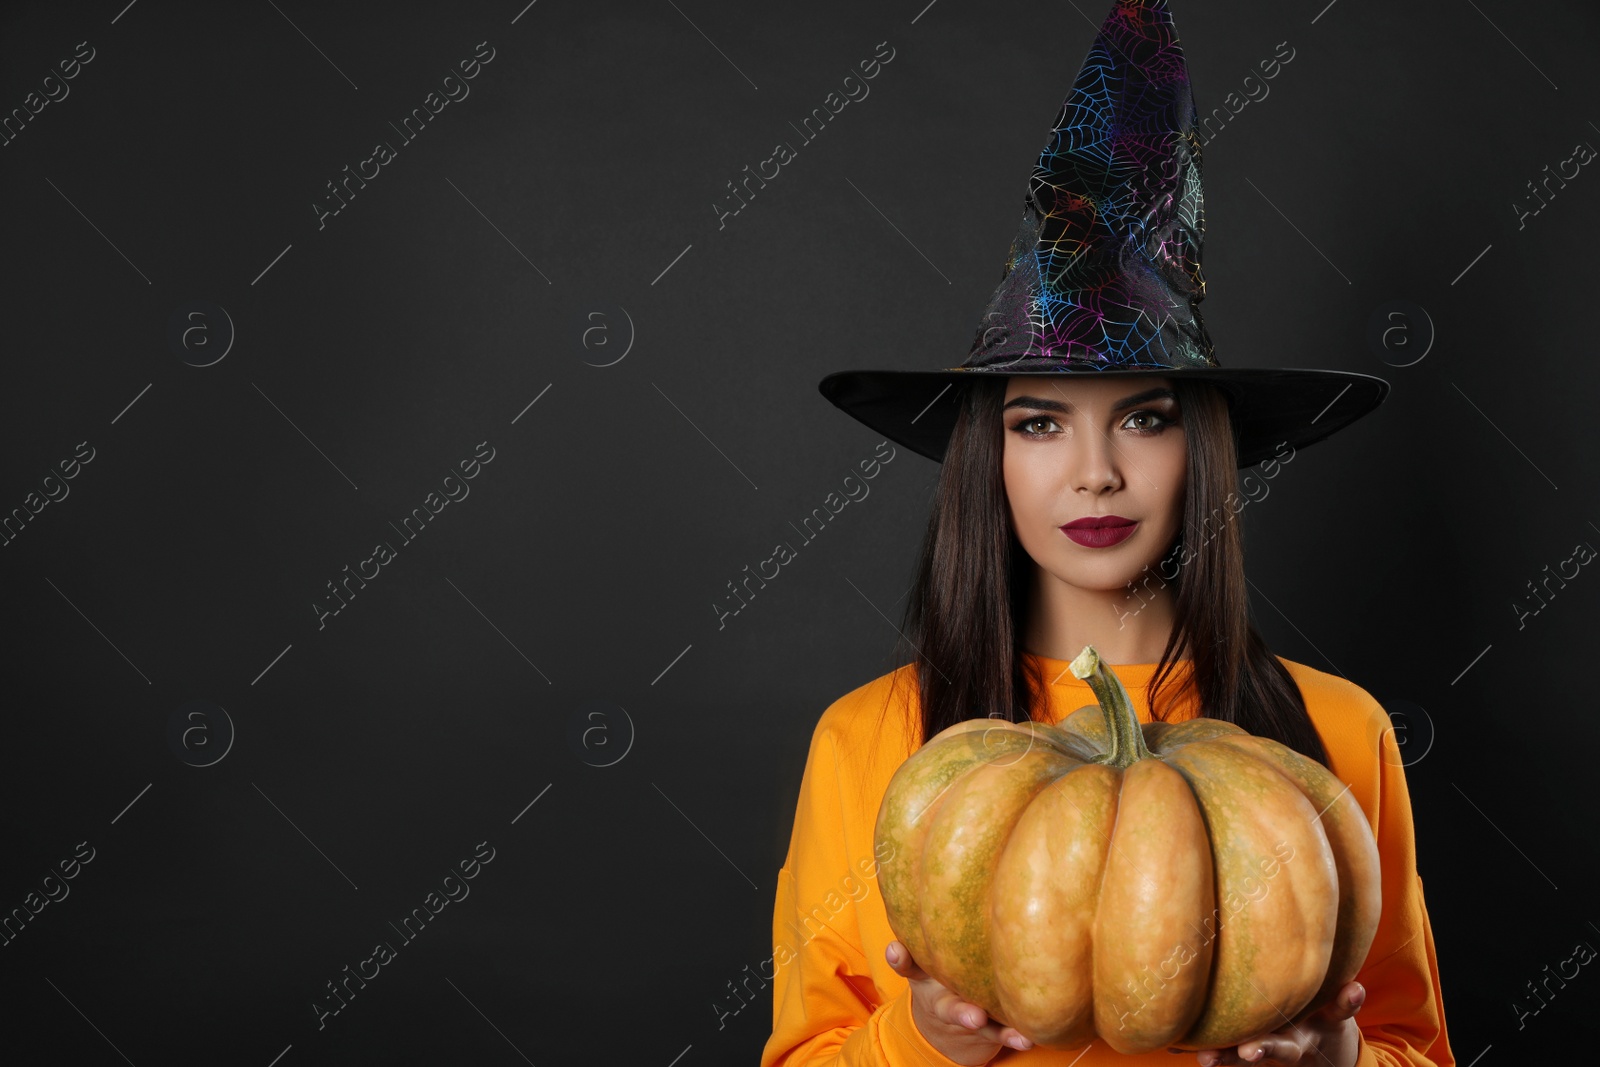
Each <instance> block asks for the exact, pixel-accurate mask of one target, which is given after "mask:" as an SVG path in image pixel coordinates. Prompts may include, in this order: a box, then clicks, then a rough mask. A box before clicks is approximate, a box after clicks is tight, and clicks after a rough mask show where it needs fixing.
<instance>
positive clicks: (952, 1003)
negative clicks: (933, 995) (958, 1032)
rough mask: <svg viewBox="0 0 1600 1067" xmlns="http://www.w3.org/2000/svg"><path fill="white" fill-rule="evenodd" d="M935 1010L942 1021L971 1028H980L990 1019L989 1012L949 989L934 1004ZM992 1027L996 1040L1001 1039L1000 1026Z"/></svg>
mask: <svg viewBox="0 0 1600 1067" xmlns="http://www.w3.org/2000/svg"><path fill="white" fill-rule="evenodd" d="M933 1011H934V1014H935V1015H937V1016H938V1017H939V1018H940V1019H941V1020H942V1021H944V1022H947V1023H950V1024H951V1025H952V1026H965V1027H966V1028H967V1029H969V1030H978V1029H980V1028H982V1027H983V1025H984V1024H985V1023H987V1022H988V1021H989V1013H988V1012H986V1011H984V1010H983V1009H982V1008H980V1007H978V1006H977V1005H976V1004H973V1003H970V1002H968V1001H965V1000H962V999H961V998H960V997H959V996H957V995H956V994H954V993H951V992H949V991H948V990H946V992H945V995H944V996H942V997H940V998H939V999H938V1001H937V1002H936V1003H935V1004H934V1006H933ZM992 1029H993V1030H994V1031H995V1038H994V1040H996V1041H998V1040H1000V1038H999V1032H1000V1028H999V1027H998V1026H996V1027H992Z"/></svg>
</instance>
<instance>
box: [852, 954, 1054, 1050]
mask: <svg viewBox="0 0 1600 1067" xmlns="http://www.w3.org/2000/svg"><path fill="white" fill-rule="evenodd" d="M883 955H884V958H885V959H887V960H888V961H889V966H890V967H891V968H893V970H894V973H895V974H898V975H899V976H900V977H902V978H904V979H906V980H907V981H911V982H927V983H929V984H930V985H932V986H934V987H936V989H937V990H938V991H939V994H940V995H939V996H938V997H937V999H936V1000H935V1001H934V1004H933V1016H934V1018H936V1019H938V1020H939V1021H940V1022H942V1023H945V1024H947V1025H949V1026H959V1027H962V1028H963V1029H966V1030H970V1031H972V1035H973V1036H974V1037H977V1038H982V1039H984V1040H986V1041H993V1042H995V1043H997V1044H1002V1045H1005V1046H1006V1047H1008V1048H1014V1049H1030V1048H1032V1047H1033V1042H1032V1041H1030V1040H1029V1039H1028V1038H1026V1037H1024V1036H1023V1035H1022V1034H1020V1033H1018V1032H1017V1031H1016V1030H1014V1029H1012V1028H1011V1027H1009V1026H1001V1025H1000V1024H999V1023H996V1022H991V1021H990V1020H989V1013H988V1012H986V1011H984V1010H983V1009H982V1008H981V1007H979V1006H978V1005H976V1004H973V1003H971V1002H970V1001H966V1000H963V999H961V997H960V996H959V995H957V994H956V993H953V992H951V991H950V990H949V989H948V988H946V987H945V986H943V985H940V984H939V983H938V982H937V981H935V980H934V979H933V978H932V977H931V976H930V975H929V974H928V973H927V972H926V971H924V970H923V969H922V968H921V967H920V966H918V965H917V962H916V961H915V960H913V959H912V958H911V953H910V952H908V951H906V947H905V945H903V944H901V943H900V942H899V941H891V942H889V944H888V947H887V948H885V949H884V952H883Z"/></svg>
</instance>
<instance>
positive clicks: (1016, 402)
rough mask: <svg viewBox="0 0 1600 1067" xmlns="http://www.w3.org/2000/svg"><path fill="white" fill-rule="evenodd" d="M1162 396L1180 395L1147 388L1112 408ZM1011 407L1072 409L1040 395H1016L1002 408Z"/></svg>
mask: <svg viewBox="0 0 1600 1067" xmlns="http://www.w3.org/2000/svg"><path fill="white" fill-rule="evenodd" d="M1162 398H1166V399H1169V400H1172V401H1176V400H1177V399H1178V395H1177V394H1176V393H1174V392H1173V391H1172V390H1171V389H1165V388H1160V387H1158V388H1155V389H1146V390H1145V391H1144V392H1142V393H1135V394H1133V395H1132V396H1125V397H1123V398H1122V399H1121V400H1119V401H1117V402H1116V403H1115V404H1112V405H1111V410H1112V411H1121V410H1122V409H1123V408H1131V407H1133V406H1134V405H1135V404H1143V403H1145V402H1146V401H1148V400H1158V399H1162ZM1010 408H1037V409H1039V410H1040V411H1059V412H1062V413H1065V412H1067V411H1070V410H1071V406H1070V405H1068V404H1065V403H1063V402H1062V401H1060V400H1046V399H1045V398H1043V397H1038V396H1019V397H1014V398H1012V399H1011V400H1008V401H1006V405H1005V407H1004V408H1001V410H1002V411H1005V410H1009V409H1010Z"/></svg>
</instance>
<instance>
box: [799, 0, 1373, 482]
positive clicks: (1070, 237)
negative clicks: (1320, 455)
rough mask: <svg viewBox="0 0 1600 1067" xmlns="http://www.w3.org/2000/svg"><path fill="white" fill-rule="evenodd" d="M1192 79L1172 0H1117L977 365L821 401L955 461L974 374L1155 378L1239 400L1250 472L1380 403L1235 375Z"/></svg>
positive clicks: (895, 376)
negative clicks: (1208, 316)
mask: <svg viewBox="0 0 1600 1067" xmlns="http://www.w3.org/2000/svg"><path fill="white" fill-rule="evenodd" d="M1196 126H1197V116H1196V109H1195V103H1194V96H1193V94H1192V93H1191V91H1190V87H1189V72H1188V68H1187V67H1186V65H1185V64H1184V61H1183V52H1182V50H1181V49H1180V48H1179V47H1178V37H1177V32H1176V30H1175V29H1174V27H1173V24H1172V13H1171V12H1170V11H1169V10H1168V8H1167V4H1166V0H1117V2H1116V3H1115V4H1114V5H1113V7H1112V9H1111V13H1110V15H1108V16H1107V17H1106V21H1105V24H1104V25H1103V26H1101V28H1100V33H1099V35H1098V36H1096V38H1095V40H1094V44H1093V45H1092V46H1091V47H1090V49H1089V55H1088V57H1087V58H1086V59H1085V60H1084V63H1083V68H1082V69H1081V70H1080V71H1079V73H1078V78H1077V81H1076V82H1075V83H1074V84H1073V86H1072V91H1071V93H1069V94H1068V96H1067V99H1066V101H1065V102H1064V103H1063V104H1062V105H1061V112H1060V114H1059V115H1057V116H1056V121H1055V128H1054V129H1052V130H1051V131H1050V139H1049V140H1048V141H1047V142H1046V144H1045V146H1044V151H1043V152H1041V153H1040V155H1039V161H1038V163H1036V164H1035V165H1034V168H1033V174H1032V176H1031V177H1030V179H1029V182H1028V191H1027V194H1026V196H1025V197H1024V199H1023V211H1022V225H1021V229H1020V230H1019V232H1018V233H1017V236H1016V238H1015V239H1014V240H1013V241H1012V243H1011V252H1010V255H1009V256H1008V257H1007V259H1006V264H1005V271H1004V273H1003V275H1002V277H1001V282H1000V285H999V287H998V288H997V289H996V290H995V291H994V295H993V296H991V297H990V298H989V304H988V307H986V308H985V309H984V312H983V318H982V320H981V321H980V322H979V324H978V330H977V336H976V337H975V338H974V340H973V343H972V349H971V351H970V352H969V353H968V355H967V360H966V362H965V363H963V364H962V365H961V366H959V367H946V368H943V369H941V370H931V371H905V370H850V371H837V372H835V373H833V374H829V375H828V376H827V377H825V378H823V379H822V381H821V382H819V383H818V386H817V387H818V389H819V390H820V391H821V392H822V395H823V396H825V397H827V398H828V399H829V400H831V401H832V402H833V403H834V404H835V405H837V406H838V407H840V408H842V409H843V410H844V411H846V412H848V413H849V414H850V415H852V416H853V417H855V418H856V419H858V420H860V421H861V422H863V423H865V424H867V425H868V426H870V427H872V428H873V429H874V430H876V431H878V432H879V433H882V434H885V435H887V436H888V437H889V438H890V439H891V440H894V441H895V442H897V443H899V444H903V445H905V446H906V447H907V448H910V449H911V450H912V451H915V452H918V453H920V454H922V455H924V456H927V457H928V458H930V459H935V460H940V461H942V460H943V459H944V451H945V446H946V444H947V443H948V441H949V438H950V431H951V429H952V428H953V427H954V425H955V419H956V413H957V410H958V407H957V404H956V402H955V398H956V394H955V393H954V392H953V391H952V390H951V386H953V385H955V384H956V383H958V382H961V381H968V380H971V376H972V375H975V374H997V375H1002V376H1005V375H1012V374H1062V373H1071V374H1083V373H1104V372H1111V373H1116V374H1156V375H1165V376H1172V377H1182V378H1184V379H1190V378H1194V379H1201V380H1204V381H1208V382H1214V383H1216V384H1217V385H1218V386H1219V387H1221V388H1222V389H1223V390H1224V391H1225V392H1226V393H1227V395H1228V399H1229V407H1230V411H1231V413H1232V420H1233V424H1234V427H1235V430H1236V431H1237V433H1238V442H1239V449H1238V458H1239V466H1240V467H1249V466H1252V465H1254V464H1256V463H1258V462H1260V461H1261V460H1263V459H1266V458H1268V457H1269V456H1271V455H1272V454H1273V453H1274V452H1275V450H1276V449H1277V448H1279V447H1280V446H1281V444H1282V443H1283V442H1287V443H1289V444H1290V445H1291V446H1293V447H1294V448H1302V447H1304V446H1306V445H1309V444H1312V443H1313V442H1316V441H1320V440H1321V439H1322V438H1324V437H1327V436H1329V435H1330V434H1332V433H1334V432H1335V431H1337V430H1340V429H1342V428H1344V427H1345V426H1348V425H1349V424H1350V423H1352V422H1354V421H1355V420H1356V419H1358V418H1360V417H1361V416H1362V415H1365V414H1366V413H1367V412H1369V411H1371V410H1372V409H1373V408H1375V407H1377V406H1378V405H1379V404H1380V403H1382V402H1383V399H1384V397H1385V396H1387V395H1388V392H1389V383H1388V382H1386V381H1384V380H1383V379H1382V378H1378V377H1374V376H1373V375H1370V374H1357V373H1352V372H1348V371H1334V370H1301V369H1297V368H1277V369H1269V368H1243V367H1241V368H1231V369H1228V368H1223V367H1222V366H1221V365H1220V364H1218V362H1217V358H1216V355H1215V353H1214V352H1213V351H1212V344H1211V338H1210V336H1209V335H1208V334H1207V332H1206V328H1205V323H1204V322H1203V321H1202V320H1201V318H1200V301H1201V300H1202V299H1203V298H1204V297H1205V281H1204V279H1203V278H1202V277H1201V272H1200V247H1201V241H1202V238H1203V236H1204V233H1205V203H1204V197H1203V195H1202V192H1201V186H1200V139H1199V135H1198V133H1197V130H1196Z"/></svg>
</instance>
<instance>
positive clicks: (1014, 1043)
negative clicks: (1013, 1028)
mask: <svg viewBox="0 0 1600 1067" xmlns="http://www.w3.org/2000/svg"><path fill="white" fill-rule="evenodd" d="M1006 1044H1008V1045H1010V1046H1011V1047H1012V1048H1014V1049H1017V1050H1018V1051H1020V1052H1026V1051H1027V1050H1028V1049H1030V1048H1032V1047H1033V1042H1032V1041H1029V1040H1028V1039H1027V1038H1025V1037H1023V1036H1022V1035H1021V1034H1017V1035H1016V1036H1014V1037H1012V1038H1011V1039H1010V1040H1009V1041H1007V1042H1006Z"/></svg>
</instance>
